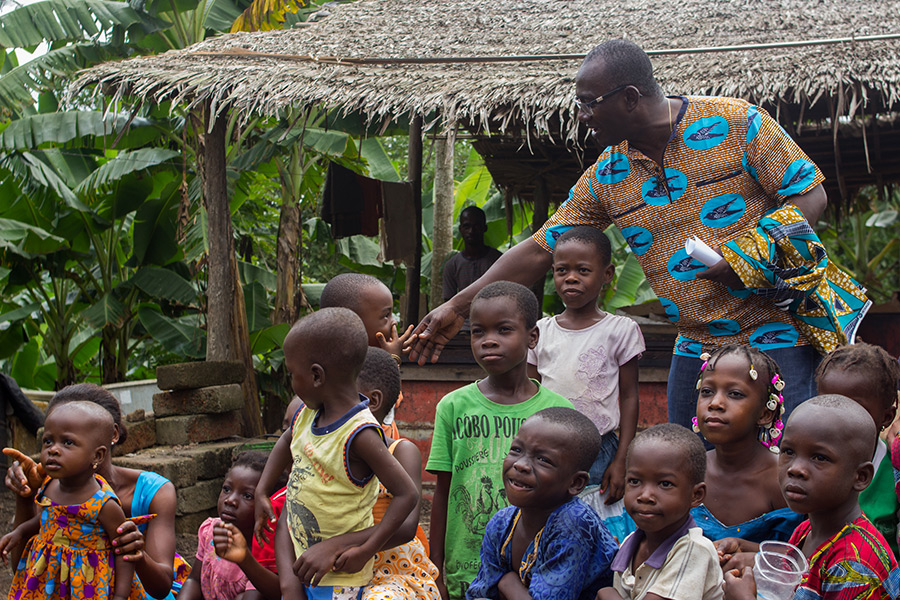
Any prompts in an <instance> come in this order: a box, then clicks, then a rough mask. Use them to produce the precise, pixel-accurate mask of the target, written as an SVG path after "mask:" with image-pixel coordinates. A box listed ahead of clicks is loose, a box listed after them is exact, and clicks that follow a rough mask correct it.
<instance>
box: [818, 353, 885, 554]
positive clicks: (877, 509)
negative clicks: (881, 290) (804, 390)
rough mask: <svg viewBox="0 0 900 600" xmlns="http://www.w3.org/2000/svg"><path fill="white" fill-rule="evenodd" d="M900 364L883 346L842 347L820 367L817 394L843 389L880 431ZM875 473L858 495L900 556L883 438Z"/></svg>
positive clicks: (875, 524) (875, 459)
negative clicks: (864, 410) (899, 364)
mask: <svg viewBox="0 0 900 600" xmlns="http://www.w3.org/2000/svg"><path fill="white" fill-rule="evenodd" d="M898 378H900V366H898V365H897V361H896V360H894V358H893V357H892V356H891V355H890V354H888V353H887V352H886V351H885V350H884V349H883V348H881V347H880V346H873V345H871V344H865V343H862V342H859V343H856V344H851V345H848V346H840V347H838V348H837V349H836V350H833V351H832V352H830V353H829V354H828V355H827V356H826V357H825V358H824V360H822V362H821V363H820V364H819V368H818V369H816V388H817V391H818V393H819V395H830V394H840V395H842V396H846V397H848V398H850V399H851V400H853V401H854V402H856V403H857V404H859V405H860V406H862V407H863V408H864V409H866V412H868V413H869V414H870V415H871V416H872V419H873V420H874V422H875V426H876V428H877V429H878V430H879V431H882V430H884V429H885V428H886V427H889V426H890V424H891V423H892V422H893V420H894V416H895V415H896V413H897V379H898ZM872 462H873V464H874V465H875V475H874V477H873V479H872V483H871V484H870V485H869V487H867V488H866V489H865V490H863V491H862V492H861V493H860V494H859V507H860V508H861V509H862V511H863V513H864V514H865V515H866V517H867V518H868V519H869V520H870V521H871V522H872V524H873V525H874V526H875V528H876V529H877V530H878V531H879V532H881V535H883V536H884V539H886V540H887V541H888V544H889V545H890V547H891V551H892V552H893V553H894V558H897V556H900V555H898V549H897V512H898V511H900V504H898V502H897V495H896V494H895V493H893V490H894V469H893V467H892V466H891V453H890V450H889V449H888V447H887V444H885V443H884V442H883V441H882V440H881V438H880V437H879V438H878V439H877V440H876V441H875V457H874V459H873V461H872Z"/></svg>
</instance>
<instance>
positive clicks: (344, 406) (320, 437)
mask: <svg viewBox="0 0 900 600" xmlns="http://www.w3.org/2000/svg"><path fill="white" fill-rule="evenodd" d="M367 339H368V336H367V335H366V329H365V327H364V326H363V323H362V321H361V320H360V318H359V317H358V316H357V315H356V314H355V313H353V312H352V311H350V310H348V309H344V308H327V309H322V310H320V311H318V312H316V313H313V314H311V315H309V316H307V317H304V318H303V319H301V320H300V321H298V322H297V323H296V324H295V325H294V326H293V327H292V328H291V330H290V332H288V335H287V336H286V337H285V340H284V356H285V366H286V367H287V369H288V372H289V373H290V375H291V387H292V388H293V391H294V393H295V394H297V395H298V396H299V397H300V398H301V399H302V400H303V402H304V404H305V407H304V408H303V409H302V410H301V411H299V412H298V413H297V415H296V416H295V418H294V422H293V425H292V427H291V430H290V431H287V432H285V433H284V434H282V436H281V438H280V439H279V440H278V442H277V443H276V445H275V448H274V449H273V450H272V453H271V455H270V457H269V461H268V463H267V464H266V469H265V471H264V472H263V474H262V476H261V477H260V481H259V486H258V487H257V499H256V502H257V507H256V527H255V531H256V534H257V536H258V537H262V536H263V535H264V531H265V530H268V531H271V530H272V529H271V527H272V525H273V523H272V521H273V514H272V512H271V505H270V503H269V502H268V495H269V494H271V493H272V492H273V491H274V485H275V482H276V481H277V478H278V476H279V475H280V474H281V473H282V472H283V471H284V470H285V469H286V468H287V466H288V465H289V464H291V463H293V464H292V468H291V476H290V478H289V480H288V490H287V497H286V502H285V507H284V510H283V511H282V514H281V518H280V521H281V522H282V523H283V526H280V527H278V528H277V530H276V535H275V548H276V556H275V560H276V564H277V567H278V573H279V580H280V583H281V590H282V596H283V597H285V598H303V597H306V598H308V599H309V600H319V599H338V598H340V599H344V598H347V599H349V598H360V597H361V595H362V590H363V586H365V585H366V584H368V583H369V581H370V579H371V578H372V562H373V557H374V556H375V554H376V553H377V552H378V551H379V550H380V549H381V548H382V547H383V546H384V545H385V542H387V541H388V538H390V537H391V535H392V533H393V532H396V531H397V530H398V529H399V528H400V526H401V525H402V524H403V522H404V520H405V519H406V518H407V517H408V515H409V514H410V512H412V511H413V509H414V508H415V506H416V504H417V503H418V493H417V491H416V488H415V485H414V484H413V482H412V480H411V479H410V478H409V475H408V474H407V473H406V471H405V470H404V469H403V467H402V466H401V465H400V463H398V462H397V460H396V459H394V457H393V456H391V454H390V452H388V449H387V447H386V446H385V444H384V435H383V433H382V431H381V428H380V426H379V425H378V422H377V421H376V420H375V418H374V417H373V416H372V413H371V412H370V411H369V409H368V400H367V399H366V398H365V397H363V396H360V395H359V392H358V390H357V383H356V378H357V375H358V374H359V371H360V369H361V367H362V364H363V361H364V360H365V357H366V348H367V346H368V344H367ZM375 477H377V478H378V480H379V481H380V482H381V483H382V484H383V485H384V486H385V487H386V488H387V489H388V490H389V491H390V493H391V494H392V495H393V501H392V502H391V504H390V506H389V507H388V508H387V510H386V512H385V515H384V518H383V519H382V521H381V522H380V523H379V524H378V525H374V526H373V520H372V508H373V506H374V504H375V499H376V496H377V494H378V487H377V482H375V481H374V478H375ZM363 530H365V531H363ZM354 532H358V534H357V535H352V534H354ZM348 534H350V535H348ZM362 538H365V539H362ZM295 560H296V563H295Z"/></svg>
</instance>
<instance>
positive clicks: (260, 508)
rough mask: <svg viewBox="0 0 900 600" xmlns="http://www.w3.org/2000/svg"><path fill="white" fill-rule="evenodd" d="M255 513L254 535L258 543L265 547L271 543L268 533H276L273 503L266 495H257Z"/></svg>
mask: <svg viewBox="0 0 900 600" xmlns="http://www.w3.org/2000/svg"><path fill="white" fill-rule="evenodd" d="M254 511H255V513H256V522H255V523H254V524H253V535H254V537H256V542H257V543H258V544H259V545H260V546H263V545H265V544H268V543H269V538H268V537H266V533H275V523H276V522H277V521H278V519H276V518H275V511H274V510H273V509H272V501H271V500H270V499H269V497H268V496H266V495H264V494H257V496H256V504H255V508H254Z"/></svg>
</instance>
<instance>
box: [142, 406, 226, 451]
mask: <svg viewBox="0 0 900 600" xmlns="http://www.w3.org/2000/svg"><path fill="white" fill-rule="evenodd" d="M240 434H241V412H240V411H232V412H227V413H222V414H218V415H179V416H174V417H162V418H159V417H158V418H157V419H156V441H157V443H159V444H163V445H166V446H186V445H187V444H190V443H198V444H199V443H203V442H212V441H216V440H222V439H225V438H229V437H234V436H238V435H240Z"/></svg>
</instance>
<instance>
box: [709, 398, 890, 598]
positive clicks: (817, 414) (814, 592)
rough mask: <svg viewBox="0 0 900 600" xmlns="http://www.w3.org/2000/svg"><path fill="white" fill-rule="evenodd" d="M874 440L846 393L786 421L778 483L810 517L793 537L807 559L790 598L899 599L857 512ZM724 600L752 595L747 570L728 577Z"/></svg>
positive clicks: (877, 544) (874, 538) (875, 537)
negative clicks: (804, 568)
mask: <svg viewBox="0 0 900 600" xmlns="http://www.w3.org/2000/svg"><path fill="white" fill-rule="evenodd" d="M875 437H876V430H875V423H874V421H872V417H871V416H870V415H869V413H867V412H866V410H865V409H864V408H863V407H862V406H860V405H859V404H857V403H856V402H854V401H853V400H850V399H849V398H847V397H845V396H838V395H828V396H817V397H815V398H812V399H811V400H808V401H806V402H805V403H803V404H801V405H800V406H799V407H798V408H797V409H795V410H794V412H793V413H792V414H791V417H790V419H789V420H788V422H787V425H786V427H785V429H784V437H783V438H782V441H781V453H780V454H779V457H778V482H779V483H780V484H781V490H782V493H783V494H784V497H785V500H787V503H788V506H790V508H791V510H793V511H795V512H798V513H805V514H807V515H808V516H809V520H808V521H804V522H803V523H801V524H800V526H799V527H797V529H796V530H794V534H793V535H792V536H791V539H790V542H791V543H792V544H794V545H796V546H798V547H799V548H800V549H801V550H802V551H803V554H805V555H806V557H807V559H808V560H809V571H807V572H806V573H805V574H804V575H803V578H802V580H801V581H800V587H799V588H798V589H797V591H796V592H795V593H794V598H795V599H798V600H807V599H808V600H812V599H816V598H823V599H832V598H835V599H837V598H848V599H855V598H865V599H884V600H886V599H891V600H896V599H897V597H898V596H900V570H898V569H897V562H896V560H894V556H893V554H892V553H891V551H890V549H889V548H888V544H887V541H885V539H884V537H883V536H882V535H881V534H880V533H879V532H878V530H877V529H876V528H875V526H874V525H872V523H871V522H870V521H869V519H867V518H866V516H865V515H864V514H863V512H862V511H861V510H860V508H859V494H860V492H862V491H863V490H865V489H866V487H868V485H869V484H870V483H871V482H872V475H873V473H874V471H875V468H874V466H873V465H872V456H873V454H874V452H875ZM725 598H726V600H753V599H754V598H756V582H755V580H754V578H753V571H752V569H750V568H749V567H747V568H745V569H743V571H739V570H737V569H735V570H733V571H730V572H729V573H726V575H725Z"/></svg>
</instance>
